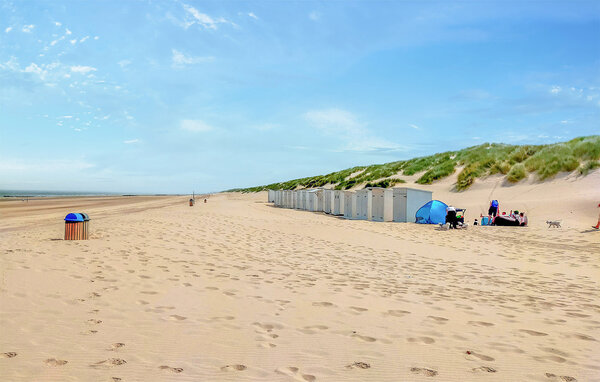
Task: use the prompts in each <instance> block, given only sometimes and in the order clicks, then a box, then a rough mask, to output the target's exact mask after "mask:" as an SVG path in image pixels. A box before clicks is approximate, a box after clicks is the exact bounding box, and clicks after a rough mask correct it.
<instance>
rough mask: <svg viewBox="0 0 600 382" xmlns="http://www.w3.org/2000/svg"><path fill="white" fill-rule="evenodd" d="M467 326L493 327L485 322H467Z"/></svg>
mask: <svg viewBox="0 0 600 382" xmlns="http://www.w3.org/2000/svg"><path fill="white" fill-rule="evenodd" d="M468 324H469V325H473V326H494V324H492V323H491V322H485V321H469V322H468Z"/></svg>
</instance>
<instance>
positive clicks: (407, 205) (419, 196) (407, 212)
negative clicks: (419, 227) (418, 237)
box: [392, 187, 432, 223]
mask: <svg viewBox="0 0 600 382" xmlns="http://www.w3.org/2000/svg"><path fill="white" fill-rule="evenodd" d="M392 190H393V195H394V196H393V198H394V202H393V204H394V218H393V220H394V221H395V222H401V223H407V222H409V223H414V222H415V215H416V213H417V211H418V210H419V208H421V207H423V205H424V204H425V203H427V202H430V201H431V197H432V192H431V191H426V190H417V189H416V188H408V187H398V188H393V189H392Z"/></svg>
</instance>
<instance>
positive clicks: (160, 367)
mask: <svg viewBox="0 0 600 382" xmlns="http://www.w3.org/2000/svg"><path fill="white" fill-rule="evenodd" d="M158 368H159V369H161V370H165V371H170V372H171V373H181V372H182V371H183V369H182V368H180V367H171V366H166V365H162V366H159V367H158Z"/></svg>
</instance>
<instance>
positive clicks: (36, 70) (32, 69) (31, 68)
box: [23, 62, 44, 75]
mask: <svg viewBox="0 0 600 382" xmlns="http://www.w3.org/2000/svg"><path fill="white" fill-rule="evenodd" d="M23 71H24V72H25V73H35V74H38V75H41V74H42V73H44V70H42V68H40V67H39V66H37V65H36V64H34V63H33V62H32V63H31V64H29V66H28V67H26V68H25V69H24V70H23Z"/></svg>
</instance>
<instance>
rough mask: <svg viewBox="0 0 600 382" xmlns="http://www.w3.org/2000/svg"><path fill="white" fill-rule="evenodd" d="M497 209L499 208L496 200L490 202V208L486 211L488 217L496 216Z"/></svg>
mask: <svg viewBox="0 0 600 382" xmlns="http://www.w3.org/2000/svg"><path fill="white" fill-rule="evenodd" d="M498 208H499V204H498V201H497V200H496V199H494V200H492V201H491V202H490V208H489V209H488V215H489V216H493V217H496V215H497V214H498Z"/></svg>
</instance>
